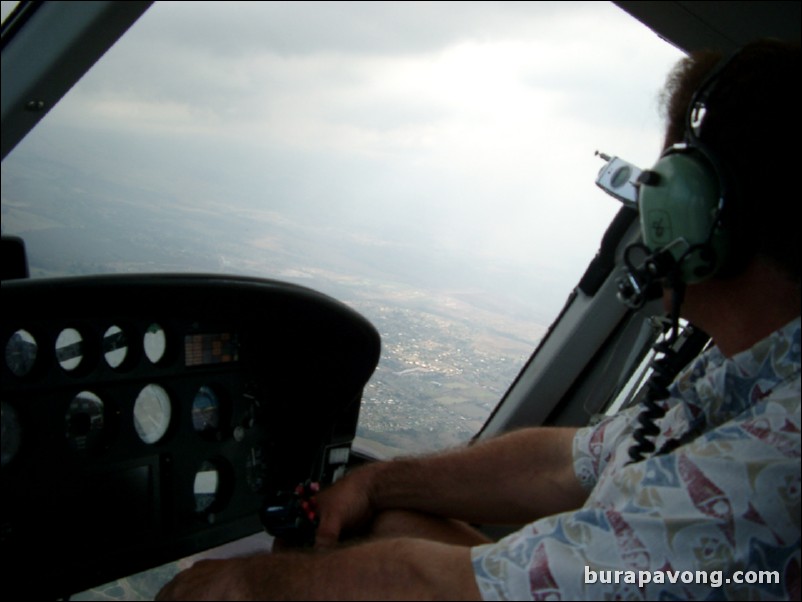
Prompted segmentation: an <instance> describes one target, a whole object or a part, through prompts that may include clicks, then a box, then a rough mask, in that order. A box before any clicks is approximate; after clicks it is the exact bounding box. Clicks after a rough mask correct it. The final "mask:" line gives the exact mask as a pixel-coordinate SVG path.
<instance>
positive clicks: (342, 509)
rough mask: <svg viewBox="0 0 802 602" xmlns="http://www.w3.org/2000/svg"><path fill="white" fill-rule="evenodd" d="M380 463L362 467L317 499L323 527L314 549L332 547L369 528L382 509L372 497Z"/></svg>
mask: <svg viewBox="0 0 802 602" xmlns="http://www.w3.org/2000/svg"><path fill="white" fill-rule="evenodd" d="M379 466H380V464H375V465H370V466H363V467H362V468H359V469H358V470H355V471H354V472H352V473H350V474H348V476H346V477H344V478H342V479H340V480H339V481H337V482H336V483H335V484H334V485H332V486H331V487H329V488H328V489H326V490H324V491H323V492H321V493H320V494H318V496H317V504H318V513H319V515H320V525H319V526H318V529H317V536H316V539H315V547H316V548H318V549H325V548H331V547H334V546H336V545H337V543H338V542H339V541H340V540H341V539H342V538H343V537H347V536H349V535H354V534H358V533H359V532H360V531H361V530H363V529H366V528H367V527H368V526H369V525H370V523H371V521H372V520H373V518H374V516H375V515H376V512H377V511H378V510H379V509H378V508H376V507H375V503H374V501H373V499H372V498H371V492H372V488H373V479H374V478H375V474H376V472H377V467H379Z"/></svg>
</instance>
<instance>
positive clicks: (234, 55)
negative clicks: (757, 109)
mask: <svg viewBox="0 0 802 602" xmlns="http://www.w3.org/2000/svg"><path fill="white" fill-rule="evenodd" d="M7 4H9V3H7V2H3V11H4V14H5V11H6V8H7V7H6V5H7ZM680 56H681V54H680V52H679V51H678V50H676V49H674V48H672V47H671V46H670V45H668V44H667V43H665V42H663V41H662V40H660V39H659V38H658V37H657V36H656V35H655V34H654V33H653V32H651V31H649V30H648V29H647V28H645V27H644V26H642V25H641V24H639V23H638V22H636V21H635V20H634V19H632V18H631V17H629V16H628V15H627V14H626V13H624V12H623V11H621V10H620V9H619V8H617V7H616V6H614V5H613V4H610V3H604V2H467V3H462V2H442V3H441V2H346V3H340V2H225V3H218V2H157V3H156V4H155V5H154V6H153V7H152V8H151V9H149V10H148V12H147V13H145V15H144V16H143V17H142V18H141V19H140V21H139V22H138V23H136V24H135V25H134V27H133V28H132V29H131V31H129V33H128V34H127V35H126V36H124V37H123V38H122V39H121V40H120V42H118V44H117V45H115V46H114V47H113V48H112V49H111V50H110V51H109V52H108V53H107V55H106V56H105V57H104V58H103V59H102V60H101V61H100V62H99V63H98V64H97V65H96V66H95V67H94V68H93V69H92V71H91V72H90V73H89V74H88V75H87V76H85V78H84V79H83V80H82V81H81V82H79V84H78V85H76V87H75V88H74V89H73V90H72V91H71V92H70V94H68V95H67V96H66V97H65V99H64V100H63V101H62V102H61V103H60V105H58V106H57V107H56V108H55V109H53V110H52V111H51V112H50V113H49V114H48V116H47V117H46V118H45V119H44V120H43V122H42V124H41V125H40V126H39V128H38V129H41V130H42V132H41V133H40V132H34V134H35V135H33V136H31V137H32V138H33V139H34V142H33V144H35V143H36V139H37V136H38V137H39V140H40V142H39V145H40V148H45V147H46V148H48V149H51V150H53V152H56V151H61V152H63V153H65V154H66V155H69V156H73V157H74V158H75V160H76V161H78V160H80V161H81V162H82V163H83V164H84V166H86V165H89V164H91V165H92V166H93V168H94V169H96V170H101V171H103V172H104V173H106V174H114V173H119V177H120V178H127V179H132V180H137V181H140V182H147V183H148V186H151V187H153V188H157V187H158V188H160V189H163V190H165V191H167V192H168V193H169V194H170V195H172V196H173V197H174V198H179V197H184V198H189V197H191V199H192V202H193V203H195V204H197V205H198V206H202V207H203V206H205V207H209V208H213V207H216V208H218V209H219V208H220V207H221V206H225V209H226V211H235V212H236V211H239V212H242V213H243V214H247V212H254V211H259V212H271V213H273V214H275V215H279V216H282V217H283V218H284V219H288V220H308V221H311V222H315V221H316V222H317V223H318V224H320V225H322V226H326V227H330V228H338V229H341V230H342V232H344V234H343V236H347V237H351V238H353V239H354V241H355V242H358V243H359V244H360V245H363V246H364V247H365V248H370V247H371V246H372V247H374V248H382V249H383V250H385V251H386V250H387V249H388V248H398V249H399V252H400V251H402V250H403V248H404V247H405V246H407V247H409V246H415V247H416V248H417V249H418V250H420V249H425V250H426V252H427V253H429V254H430V255H438V254H440V255H443V256H455V257H456V256H461V257H463V258H464V259H465V260H466V261H473V262H475V263H488V264H491V265H496V266H506V267H507V268H509V269H510V270H511V271H512V272H514V273H518V274H523V275H522V276H521V279H522V280H526V281H527V282H528V283H529V284H531V286H530V287H529V288H530V290H536V289H537V288H538V287H542V285H541V284H539V282H540V281H537V278H542V279H543V282H545V283H548V285H549V286H550V287H552V286H554V287H557V288H558V289H559V294H558V295H557V296H556V297H555V299H560V300H561V299H564V297H565V294H567V292H568V291H569V290H570V288H571V287H572V286H573V285H574V284H575V283H576V281H577V280H578V278H579V276H580V275H581V274H582V272H583V271H584V268H585V267H586V265H587V263H588V261H589V259H590V258H591V257H592V256H593V254H594V253H595V251H596V249H597V248H598V244H599V241H600V237H601V234H602V233H603V231H604V228H605V226H606V224H607V223H608V222H609V221H610V219H611V218H612V216H613V215H614V213H615V212H616V211H617V209H618V203H617V202H616V201H615V200H613V199H612V198H610V197H607V196H606V195H605V194H604V193H603V192H601V191H600V190H598V189H597V188H596V187H595V186H594V179H595V176H596V174H597V172H598V170H599V169H600V167H601V166H602V162H601V160H599V159H598V158H597V157H595V156H594V151H595V150H597V149H598V150H601V151H604V152H606V153H608V154H613V155H619V156H622V157H623V158H625V159H627V160H629V161H631V162H633V163H636V164H640V165H642V166H644V167H645V166H648V165H649V164H650V163H651V162H652V161H653V160H654V159H655V158H656V156H657V155H658V154H659V150H660V142H661V128H662V126H661V120H660V117H659V115H658V108H657V95H658V91H659V89H660V88H661V86H662V84H663V81H664V78H665V74H666V73H667V71H668V69H669V68H670V66H671V65H672V64H673V63H674V62H675V61H676V60H677V59H678V58H679V57H680ZM44 126H47V128H48V129H47V132H48V133H45V127H44ZM78 131H80V132H82V134H81V136H80V138H76V135H75V132H78ZM50 132H52V133H50ZM76 140H77V142H76ZM529 274H532V276H531V278H533V280H530V276H529ZM554 303H558V301H556V300H555V301H554Z"/></svg>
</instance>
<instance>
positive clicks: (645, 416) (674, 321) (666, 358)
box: [628, 272, 710, 464]
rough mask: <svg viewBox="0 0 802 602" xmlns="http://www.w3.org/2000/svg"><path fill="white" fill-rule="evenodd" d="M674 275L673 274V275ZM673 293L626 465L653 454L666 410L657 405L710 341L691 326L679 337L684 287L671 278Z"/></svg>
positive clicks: (672, 444)
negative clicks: (669, 313)
mask: <svg viewBox="0 0 802 602" xmlns="http://www.w3.org/2000/svg"><path fill="white" fill-rule="evenodd" d="M675 273H676V272H675ZM670 286H671V291H672V303H671V305H672V310H671V315H670V316H669V319H668V320H667V326H666V332H664V334H663V336H662V338H661V339H660V340H658V342H657V343H655V344H654V346H653V349H654V351H655V358H654V359H653V360H652V362H651V364H650V367H651V368H652V374H651V376H650V377H649V379H648V380H647V381H646V384H645V387H646V389H645V398H644V400H643V402H642V405H643V410H642V411H641V413H640V414H639V415H638V418H637V421H638V423H639V424H640V426H639V427H638V428H637V429H636V430H635V432H634V434H633V438H634V439H635V442H636V443H635V445H633V446H631V447H630V448H629V450H628V453H629V457H630V460H629V462H628V464H633V463H635V462H640V461H641V460H645V459H646V457H647V456H650V455H654V454H655V450H656V448H655V444H654V438H655V437H657V435H659V434H660V428H659V427H658V426H657V424H656V422H657V421H658V420H660V419H661V418H663V417H664V416H665V414H666V409H665V407H664V406H663V405H662V404H661V403H659V402H661V401H663V400H665V399H667V398H668V397H669V396H670V393H669V390H668V388H669V386H670V385H671V383H672V382H673V381H674V379H675V378H676V376H677V374H679V371H680V370H682V369H683V368H684V367H685V366H686V365H687V364H688V362H690V361H691V360H692V359H693V358H695V357H696V356H697V355H698V354H699V352H700V351H701V350H702V349H703V348H704V346H705V345H706V344H707V342H708V341H709V340H710V337H709V335H708V334H707V333H705V332H704V331H702V330H699V329H697V328H695V327H692V326H690V325H689V326H686V327H685V328H684V329H683V330H682V333H680V325H679V308H680V306H681V304H682V299H683V296H684V292H685V285H684V284H683V283H682V282H681V281H680V279H679V278H677V277H674V278H670ZM683 442H684V439H683V441H679V440H677V441H675V440H672V441H669V442H667V443H666V445H664V446H663V447H662V448H661V449H660V451H659V452H658V455H659V454H662V453H668V452H669V451H671V450H673V449H675V448H676V447H678V446H679V445H680V444H681V443H683Z"/></svg>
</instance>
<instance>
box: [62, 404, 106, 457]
mask: <svg viewBox="0 0 802 602" xmlns="http://www.w3.org/2000/svg"><path fill="white" fill-rule="evenodd" d="M104 415H105V414H104V411H103V401H102V400H101V399H100V397H98V396H97V395H95V394H94V393H92V392H91V391H82V392H81V393H78V395H76V396H75V397H74V398H73V400H72V401H71V402H70V405H69V407H68V408H67V415H66V417H65V422H66V435H67V440H68V441H69V442H70V445H71V446H72V447H73V448H75V449H77V450H89V449H92V448H94V447H96V446H97V445H98V443H99V441H100V438H101V434H102V432H103V427H104V426H105V419H104Z"/></svg>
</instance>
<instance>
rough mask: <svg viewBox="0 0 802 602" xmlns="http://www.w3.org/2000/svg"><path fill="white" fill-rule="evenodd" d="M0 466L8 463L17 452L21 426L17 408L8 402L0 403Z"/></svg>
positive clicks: (20, 438)
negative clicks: (0, 437)
mask: <svg viewBox="0 0 802 602" xmlns="http://www.w3.org/2000/svg"><path fill="white" fill-rule="evenodd" d="M0 436H2V439H0V466H6V465H7V464H9V463H10V462H11V461H12V460H13V459H14V458H15V457H16V455H17V452H19V448H20V444H21V443H22V427H21V426H20V422H19V416H17V410H15V409H14V406H12V405H11V404H10V403H6V402H5V401H3V402H2V403H0Z"/></svg>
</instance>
